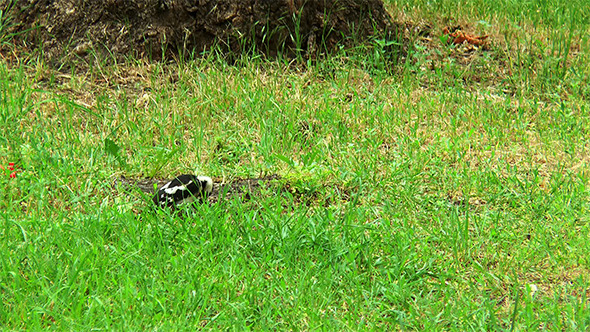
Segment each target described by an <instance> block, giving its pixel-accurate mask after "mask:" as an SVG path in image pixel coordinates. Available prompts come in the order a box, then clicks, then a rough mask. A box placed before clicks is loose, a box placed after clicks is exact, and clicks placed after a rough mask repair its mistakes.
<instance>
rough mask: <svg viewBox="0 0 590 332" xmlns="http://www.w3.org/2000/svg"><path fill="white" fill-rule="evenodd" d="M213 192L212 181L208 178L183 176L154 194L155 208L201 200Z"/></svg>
mask: <svg viewBox="0 0 590 332" xmlns="http://www.w3.org/2000/svg"><path fill="white" fill-rule="evenodd" d="M211 191H213V180H212V179H211V178H210V177H208V176H196V175H192V174H183V175H179V176H177V177H175V178H174V179H173V180H171V181H170V182H168V183H166V184H165V185H163V186H162V188H160V189H159V190H158V192H156V195H154V198H153V201H154V204H155V205H156V206H160V207H175V206H177V205H180V204H187V203H192V202H194V201H195V200H197V199H199V200H201V201H202V200H203V199H204V198H206V197H207V196H208V195H209V194H211Z"/></svg>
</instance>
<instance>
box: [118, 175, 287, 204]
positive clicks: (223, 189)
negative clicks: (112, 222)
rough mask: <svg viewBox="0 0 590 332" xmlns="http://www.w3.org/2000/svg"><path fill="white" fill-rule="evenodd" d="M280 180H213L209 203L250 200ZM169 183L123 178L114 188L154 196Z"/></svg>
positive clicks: (261, 178)
mask: <svg viewBox="0 0 590 332" xmlns="http://www.w3.org/2000/svg"><path fill="white" fill-rule="evenodd" d="M280 178H281V177H280V176H279V175H277V174H272V175H267V176H263V177H260V178H248V179H236V180H233V181H231V182H228V183H219V180H215V179H213V181H214V184H213V192H211V195H209V198H208V201H209V202H210V203H217V202H219V201H220V200H230V199H233V198H236V197H239V198H242V199H244V200H249V199H250V198H251V196H252V195H255V194H256V193H257V192H259V191H260V189H261V186H262V185H264V184H265V183H269V182H270V181H272V180H278V179H280ZM168 181H170V179H128V178H125V177H121V178H120V179H117V180H116V181H115V183H114V187H115V188H116V190H118V191H133V190H135V189H139V190H141V191H142V192H144V193H145V194H147V195H149V196H152V195H153V194H154V193H155V191H154V187H155V186H156V187H158V188H160V187H162V186H163V185H164V184H166V183H167V182H168Z"/></svg>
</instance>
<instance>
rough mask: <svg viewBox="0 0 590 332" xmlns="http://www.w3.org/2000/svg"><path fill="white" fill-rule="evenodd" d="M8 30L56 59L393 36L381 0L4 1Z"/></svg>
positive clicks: (309, 49) (329, 46)
mask: <svg viewBox="0 0 590 332" xmlns="http://www.w3.org/2000/svg"><path fill="white" fill-rule="evenodd" d="M0 9H1V10H3V12H5V13H6V12H7V11H8V12H10V13H11V14H12V15H13V17H14V20H13V23H16V25H14V26H13V28H12V30H13V31H11V32H14V33H21V34H20V35H18V37H17V40H18V41H20V42H21V44H23V45H26V46H28V47H29V48H33V49H34V48H40V49H42V50H43V53H44V54H45V55H46V56H48V57H49V58H51V59H54V60H57V59H59V60H60V61H65V60H66V59H68V58H72V57H85V56H88V55H95V54H100V55H106V57H107V58H109V57H114V58H124V57H126V56H128V55H136V56H149V57H152V58H160V57H162V56H163V55H178V54H179V51H180V52H188V53H192V52H196V53H197V54H199V53H200V52H202V51H204V50H208V49H210V48H211V47H212V46H213V45H219V46H221V48H222V49H224V50H227V51H232V52H233V53H236V54H241V53H242V52H243V51H244V50H245V49H247V48H248V49H249V48H251V47H254V48H255V49H256V50H257V51H261V52H263V53H265V54H268V55H270V56H274V55H276V54H277V53H279V52H280V53H282V54H284V55H291V56H295V55H301V54H304V55H308V56H311V55H313V54H316V52H324V51H331V50H334V49H335V48H336V47H337V45H339V44H348V45H350V44H352V43H358V42H361V41H363V40H366V39H367V38H368V37H370V36H373V35H375V34H379V35H383V36H396V35H397V30H398V29H397V25H396V24H394V23H393V22H392V19H391V16H390V15H389V14H388V13H387V11H386V10H385V8H384V6H383V2H382V0H306V1H303V0H276V1H269V0H59V1H58V0H39V1H29V0H0Z"/></svg>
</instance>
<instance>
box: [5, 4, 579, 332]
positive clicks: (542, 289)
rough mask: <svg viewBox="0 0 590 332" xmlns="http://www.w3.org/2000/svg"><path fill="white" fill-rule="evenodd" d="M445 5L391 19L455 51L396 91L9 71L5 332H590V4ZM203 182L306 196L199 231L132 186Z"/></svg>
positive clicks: (110, 70) (319, 80)
mask: <svg viewBox="0 0 590 332" xmlns="http://www.w3.org/2000/svg"><path fill="white" fill-rule="evenodd" d="M430 3H431V5H427V4H426V2H424V1H390V3H389V4H388V8H389V9H390V10H391V12H392V14H393V15H394V16H395V17H398V18H400V17H403V18H405V19H406V20H408V21H413V22H417V21H418V20H421V19H423V20H426V21H428V22H429V24H430V25H431V26H432V31H433V32H432V34H431V36H430V37H429V38H427V39H421V38H419V37H417V36H411V37H412V38H413V39H412V40H413V41H414V43H415V44H414V45H415V47H413V48H411V49H410V53H409V54H408V57H407V58H406V59H405V60H404V61H403V62H402V63H400V64H399V65H397V66H395V67H393V68H392V67H390V66H388V65H384V62H383V61H378V60H379V59H383V56H385V55H386V54H384V50H383V48H381V47H380V45H379V44H378V43H376V44H375V45H373V46H365V47H359V49H358V50H348V51H342V52H341V53H338V54H335V55H333V56H330V57H328V58H326V59H322V60H320V61H318V62H317V63H313V64H311V65H309V66H289V65H287V64H285V63H283V62H281V61H267V60H261V59H260V58H254V59H247V58H244V59H242V60H240V61H238V63H237V65H235V66H230V65H228V64H227V63H226V62H224V61H223V60H221V59H219V58H218V57H216V56H215V55H210V56H206V57H204V58H201V59H196V60H186V61H183V62H182V63H179V64H170V63H151V64H148V63H145V62H143V61H140V60H132V59H130V60H129V61H128V62H127V63H119V64H118V65H111V66H106V65H103V64H102V63H101V62H100V61H98V60H97V61H96V62H95V63H92V64H91V65H90V66H89V70H88V72H85V73H78V74H75V73H71V74H65V73H63V72H57V71H55V70H53V69H51V68H50V67H49V66H48V65H47V64H45V63H43V62H42V61H34V60H30V61H27V62H21V63H20V64H18V65H15V63H14V62H7V61H5V60H3V61H2V62H0V93H1V95H0V98H1V99H0V128H2V130H1V131H0V165H3V166H7V164H8V162H15V163H16V164H17V165H19V166H20V167H22V168H23V170H22V171H21V172H20V173H19V174H18V176H17V177H16V178H9V177H8V176H0V188H2V190H1V191H0V237H1V239H2V241H0V257H1V258H0V259H1V264H2V269H1V270H0V299H1V301H0V303H1V304H0V325H2V326H4V327H6V328H8V329H32V330H37V329H41V328H44V327H55V328H59V329H74V330H87V329H89V328H96V329H108V330H116V329H131V330H137V329H187V330H193V329H195V328H196V327H197V328H198V327H201V328H205V329H233V330H244V329H256V330H260V329H264V330H270V329H280V330H283V329H291V330H365V329H375V330H382V329H393V330H459V331H463V330H471V329H473V330H513V329H514V330H533V329H539V328H544V329H549V330H580V331H583V330H586V329H588V327H589V326H590V309H589V307H588V295H590V292H589V291H590V284H589V283H590V278H589V277H588V276H589V275H590V261H589V259H588V252H590V241H589V236H590V226H589V222H590V218H589V215H590V211H589V209H590V196H589V192H588V190H589V185H590V183H589V179H590V173H589V171H590V169H589V161H590V158H589V156H590V146H589V145H588V139H589V136H588V135H589V133H590V105H589V103H588V100H589V97H590V94H589V91H590V88H589V86H588V83H587V82H588V68H590V66H589V62H590V61H589V59H588V52H589V49H588V38H587V36H588V26H589V22H588V17H587V14H586V13H588V12H589V11H588V10H581V9H580V10H578V9H577V8H578V7H576V6H587V5H586V4H585V3H582V2H581V3H579V4H575V3H572V4H570V2H557V1H540V2H539V1H537V2H526V3H523V4H520V2H507V1H493V2H492V1H483V0H481V1H475V2H469V3H460V6H458V5H457V3H456V2H454V1H431V2H430ZM449 20H450V21H449ZM478 21H485V22H486V24H479V25H478V24H477V22H478ZM453 22H455V23H458V24H461V25H463V26H464V27H466V30H468V31H470V32H473V33H487V34H490V35H491V36H492V40H493V44H492V46H491V48H490V50H487V51H482V50H476V51H475V52H474V53H473V54H471V53H470V54H468V56H469V57H468V60H469V61H467V62H465V61H463V60H464V59H465V54H464V53H463V51H462V50H461V48H460V47H449V46H446V45H443V44H442V43H441V42H440V39H439V35H440V32H439V31H440V30H442V28H443V27H444V26H446V25H449V24H455V23H453ZM478 29H480V30H478ZM33 58H34V57H30V59H33ZM105 146H107V147H108V148H107V149H105ZM195 169H196V170H198V171H199V172H200V173H203V174H207V175H210V176H212V177H213V178H215V179H216V180H217V181H227V182H230V181H231V180H233V179H236V178H243V177H257V176H258V175H260V174H274V173H276V174H279V175H281V176H282V179H280V180H277V181H274V182H271V183H269V184H267V185H266V186H264V187H263V188H262V189H261V191H260V192H254V193H253V194H252V197H253V198H252V199H250V200H247V199H244V200H242V199H239V198H237V197H233V198H231V199H228V200H223V201H221V202H220V203H218V204H214V205H203V206H199V207H198V208H196V209H192V210H187V211H185V213H184V215H179V214H177V215H174V214H168V213H164V212H158V213H154V212H151V211H150V210H149V209H147V202H148V198H146V197H143V196H142V195H140V193H139V192H138V191H136V192H132V193H131V194H128V193H124V192H121V191H118V190H116V189H115V188H113V186H112V183H113V181H114V180H115V179H117V178H118V177H120V176H121V175H124V176H126V177H171V176H173V175H176V174H178V173H181V172H187V171H191V170H195ZM533 289H537V291H536V292H532V290H533Z"/></svg>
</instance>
